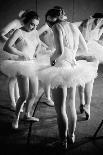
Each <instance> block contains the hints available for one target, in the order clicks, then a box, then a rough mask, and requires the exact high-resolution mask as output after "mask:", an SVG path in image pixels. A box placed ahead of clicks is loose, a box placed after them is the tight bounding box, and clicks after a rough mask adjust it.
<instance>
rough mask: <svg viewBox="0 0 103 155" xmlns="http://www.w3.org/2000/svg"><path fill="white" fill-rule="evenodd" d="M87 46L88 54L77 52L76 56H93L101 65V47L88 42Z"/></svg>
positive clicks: (102, 53) (102, 59) (102, 52)
mask: <svg viewBox="0 0 103 155" xmlns="http://www.w3.org/2000/svg"><path fill="white" fill-rule="evenodd" d="M87 46H88V53H85V52H83V51H82V50H78V52H77V56H93V57H95V58H96V59H97V60H98V61H99V63H103V46H102V45H101V44H99V43H98V42H97V41H89V42H88V43H87Z"/></svg>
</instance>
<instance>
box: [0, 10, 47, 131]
mask: <svg viewBox="0 0 103 155" xmlns="http://www.w3.org/2000/svg"><path fill="white" fill-rule="evenodd" d="M23 22H24V26H22V27H21V28H19V29H17V30H15V32H14V33H13V34H12V36H11V37H10V38H9V39H8V40H7V41H6V43H5V46H4V50H5V51H7V52H8V53H13V54H14V55H15V59H14V60H2V61H1V65H0V70H1V71H2V72H3V73H4V74H5V75H7V76H8V77H14V78H15V77H16V78H17V81H18V87H19V92H20V97H19V99H18V101H17V104H16V111H15V118H14V120H13V122H12V126H13V128H18V123H19V117H20V109H21V106H22V104H23V102H24V101H25V100H26V103H25V114H24V118H25V119H26V120H31V121H39V119H38V118H36V117H31V115H30V109H31V108H32V105H33V104H34V101H35V97H36V96H37V94H38V77H37V70H38V69H39V68H40V67H42V66H43V64H42V62H41V64H40V65H39V63H38V61H39V60H38V59H36V58H34V55H35V52H36V51H37V50H38V51H39V50H40V49H41V42H40V39H39V36H38V32H37V30H36V28H37V25H38V24H39V17H38V15H37V13H36V12H34V11H30V12H28V13H27V14H26V16H25V19H24V20H23ZM14 44H15V46H14ZM43 63H44V62H43Z"/></svg>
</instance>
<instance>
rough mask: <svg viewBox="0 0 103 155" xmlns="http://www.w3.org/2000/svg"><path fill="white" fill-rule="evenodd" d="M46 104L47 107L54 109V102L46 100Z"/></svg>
mask: <svg viewBox="0 0 103 155" xmlns="http://www.w3.org/2000/svg"><path fill="white" fill-rule="evenodd" d="M46 104H47V105H48V106H51V107H54V102H53V101H52V100H51V99H47V101H46Z"/></svg>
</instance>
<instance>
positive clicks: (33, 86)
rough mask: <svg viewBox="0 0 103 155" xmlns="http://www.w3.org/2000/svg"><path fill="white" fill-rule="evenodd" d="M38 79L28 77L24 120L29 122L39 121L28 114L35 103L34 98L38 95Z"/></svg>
mask: <svg viewBox="0 0 103 155" xmlns="http://www.w3.org/2000/svg"><path fill="white" fill-rule="evenodd" d="M38 88H39V86H38V77H36V76H35V77H29V94H28V98H27V100H26V103H25V115H24V119H27V120H30V121H37V122H38V121H39V119H38V118H36V117H32V116H31V114H30V112H31V110H32V108H33V104H34V102H35V98H36V96H37V95H38Z"/></svg>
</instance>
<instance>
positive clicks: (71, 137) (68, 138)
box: [67, 134, 75, 144]
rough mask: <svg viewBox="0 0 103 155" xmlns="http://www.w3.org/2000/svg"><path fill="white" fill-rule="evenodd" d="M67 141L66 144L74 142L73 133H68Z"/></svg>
mask: <svg viewBox="0 0 103 155" xmlns="http://www.w3.org/2000/svg"><path fill="white" fill-rule="evenodd" d="M67 141H68V144H74V143H75V135H74V134H73V135H72V136H70V135H68V136H67Z"/></svg>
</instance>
